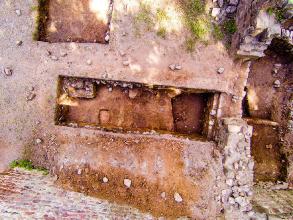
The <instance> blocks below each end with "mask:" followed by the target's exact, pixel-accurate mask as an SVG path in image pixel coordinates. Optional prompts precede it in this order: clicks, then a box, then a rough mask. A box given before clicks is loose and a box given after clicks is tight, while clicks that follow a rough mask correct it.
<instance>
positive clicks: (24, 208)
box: [0, 169, 154, 220]
mask: <svg viewBox="0 0 293 220" xmlns="http://www.w3.org/2000/svg"><path fill="white" fill-rule="evenodd" d="M0 219H1V220H2V219H3V220H6V219H9V220H10V219H21V220H24V219H46V220H54V219H58V220H59V219H71V220H74V219H99V220H100V219H115V220H116V219H154V218H153V217H152V216H151V215H148V214H142V213H139V211H138V210H136V209H133V208H130V207H127V206H122V205H117V204H113V203H109V202H107V201H104V200H99V199H96V198H92V197H88V196H85V195H83V194H81V193H76V192H69V191H65V190H62V189H60V188H58V187H57V186H55V185H54V178H52V177H50V176H45V175H43V174H42V173H40V172H37V171H24V170H21V169H15V170H11V171H8V172H6V173H0Z"/></svg>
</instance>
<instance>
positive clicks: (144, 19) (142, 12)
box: [134, 2, 154, 30]
mask: <svg viewBox="0 0 293 220" xmlns="http://www.w3.org/2000/svg"><path fill="white" fill-rule="evenodd" d="M134 23H135V24H136V25H137V24H139V23H143V24H145V25H146V27H147V29H148V30H150V29H151V28H152V26H153V25H154V18H153V15H152V12H151V7H150V5H148V4H145V3H142V2H141V3H140V5H139V12H138V13H137V14H136V16H135V17H134Z"/></svg>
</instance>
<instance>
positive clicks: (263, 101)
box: [247, 50, 293, 181]
mask: <svg viewBox="0 0 293 220" xmlns="http://www.w3.org/2000/svg"><path fill="white" fill-rule="evenodd" d="M266 53H267V56H265V57H263V58H260V59H258V60H256V61H253V62H252V66H251V72H250V74H249V78H248V83H247V88H248V90H250V91H253V92H254V98H253V100H254V103H253V105H252V106H249V112H247V113H248V115H249V116H250V117H252V118H254V119H255V118H260V119H266V120H269V121H273V122H276V123H277V125H275V126H270V125H265V124H262V125H257V124H252V125H253V128H254V133H253V138H252V154H253V156H254V159H255V180H257V181H276V180H280V179H282V180H284V178H286V175H290V174H289V173H288V174H286V166H287V164H286V163H287V161H286V160H285V159H284V158H285V154H286V152H290V151H292V149H291V148H292V146H291V144H290V143H292V141H293V139H292V135H290V133H292V132H290V131H288V130H287V121H288V115H289V112H288V103H289V99H290V93H291V92H292V88H293V87H292V86H293V84H292V83H293V78H292V77H293V75H292V71H293V65H292V62H290V61H289V62H288V59H287V57H284V56H282V55H280V54H279V55H278V54H276V53H274V52H272V51H270V50H268V51H266ZM275 64H281V67H280V68H279V70H278V71H277V73H274V71H273V70H274V65H275ZM276 80H279V81H280V83H281V84H280V87H279V88H274V82H275V81H276ZM255 107H257V108H258V109H257V110H256V109H253V108H255ZM247 110H248V109H247ZM281 139H283V141H281Z"/></svg>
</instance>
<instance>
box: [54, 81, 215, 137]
mask: <svg viewBox="0 0 293 220" xmlns="http://www.w3.org/2000/svg"><path fill="white" fill-rule="evenodd" d="M212 97H213V93H207V92H202V91H197V90H194V89H188V88H174V87H169V86H154V85H152V86H150V85H145V84H140V83H129V82H122V81H111V80H100V79H89V78H74V77H64V76H60V77H59V83H58V95H57V108H56V118H55V121H56V124H57V125H65V126H72V127H89V128H99V129H104V130H108V131H120V132H140V133H141V132H150V131H156V132H159V133H171V134H180V135H188V136H196V137H198V136H200V137H205V136H206V134H207V131H206V130H207V124H208V123H207V122H208V116H209V106H210V105H211V104H210V103H211V102H212Z"/></svg>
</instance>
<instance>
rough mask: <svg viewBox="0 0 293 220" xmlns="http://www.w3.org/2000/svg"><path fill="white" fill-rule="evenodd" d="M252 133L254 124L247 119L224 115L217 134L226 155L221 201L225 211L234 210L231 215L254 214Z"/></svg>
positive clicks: (250, 215) (244, 216) (246, 216)
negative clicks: (252, 201)
mask: <svg viewBox="0 0 293 220" xmlns="http://www.w3.org/2000/svg"><path fill="white" fill-rule="evenodd" d="M251 136H252V126H249V125H247V123H246V122H245V121H244V120H242V119H239V118H225V119H223V121H222V123H221V125H220V127H219V132H218V137H217V139H218V142H219V146H220V147H221V148H222V150H223V155H224V160H223V162H224V173H225V187H224V189H222V192H221V195H220V197H221V203H222V206H223V209H224V210H225V215H227V213H234V214H232V215H240V216H242V218H243V219H249V218H250V217H253V216H254V212H253V211H252V205H251V203H250V200H251V198H252V186H253V167H254V162H253V158H252V157H251V149H250V145H251V144H250V142H251ZM235 213H236V214H235ZM228 219H229V218H228Z"/></svg>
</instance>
